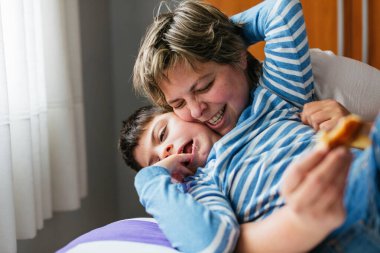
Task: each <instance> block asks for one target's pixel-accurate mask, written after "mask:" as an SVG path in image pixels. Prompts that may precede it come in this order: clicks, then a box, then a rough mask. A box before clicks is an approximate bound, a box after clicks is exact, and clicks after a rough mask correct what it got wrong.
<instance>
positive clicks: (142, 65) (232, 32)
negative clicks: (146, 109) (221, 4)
mask: <svg viewBox="0 0 380 253" xmlns="http://www.w3.org/2000/svg"><path fill="white" fill-rule="evenodd" d="M241 34H242V32H241V26H240V25H237V24H234V23H232V22H231V21H230V19H229V18H228V17H227V16H226V15H225V14H223V13H222V12H221V11H220V10H218V9H217V8H215V7H214V6H212V5H210V4H207V3H204V2H202V1H198V0H185V1H182V2H180V3H179V5H178V6H177V8H175V9H174V11H169V12H168V13H165V14H161V15H159V16H157V17H156V18H155V19H154V22H153V24H152V25H151V26H150V27H149V29H148V31H147V33H146V35H145V38H144V40H143V42H142V44H141V46H140V50H139V53H138V56H137V59H136V63H135V66H134V70H133V84H134V88H135V89H136V90H137V91H138V92H139V93H140V94H142V95H144V96H146V97H147V98H148V99H149V100H150V101H152V102H153V103H155V104H156V105H159V106H161V107H164V108H169V106H168V104H167V103H166V101H165V96H164V94H163V93H162V91H161V90H160V88H159V86H158V83H159V82H160V81H161V80H163V79H165V78H166V75H165V73H166V72H167V70H169V69H170V68H172V67H174V66H176V65H177V64H178V63H186V64H190V66H192V67H193V69H195V70H196V63H197V62H202V63H204V62H208V61H213V62H216V63H219V64H230V65H237V63H239V61H240V60H241V55H242V52H245V51H246V50H247V47H246V45H245V42H244V39H243V37H242V35H241ZM247 69H248V73H247V74H248V78H249V83H250V85H251V87H253V86H255V85H256V83H257V82H258V79H259V75H260V73H261V65H260V63H259V62H258V61H257V60H256V59H255V58H254V57H252V56H251V55H250V54H249V53H248V68H247Z"/></svg>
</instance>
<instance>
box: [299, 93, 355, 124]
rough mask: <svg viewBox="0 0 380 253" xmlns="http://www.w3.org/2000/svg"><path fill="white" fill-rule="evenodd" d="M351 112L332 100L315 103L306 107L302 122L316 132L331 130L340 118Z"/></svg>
mask: <svg viewBox="0 0 380 253" xmlns="http://www.w3.org/2000/svg"><path fill="white" fill-rule="evenodd" d="M348 114H350V112H349V111H348V110H347V109H346V108H345V107H344V106H343V105H341V104H340V103H338V102H337V101H335V100H332V99H326V100H321V101H314V102H310V103H307V104H305V105H304V107H303V111H302V113H301V120H302V122H303V123H304V124H306V125H309V126H311V127H313V128H314V129H315V130H316V131H319V130H325V131H328V130H331V129H332V128H333V127H334V126H335V125H336V124H337V123H338V121H339V119H340V118H342V117H344V116H347V115H348Z"/></svg>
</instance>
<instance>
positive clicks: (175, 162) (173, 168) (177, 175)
mask: <svg viewBox="0 0 380 253" xmlns="http://www.w3.org/2000/svg"><path fill="white" fill-rule="evenodd" d="M192 158H193V155H192V154H174V155H170V156H168V157H166V158H165V159H162V160H161V161H159V162H157V163H155V164H154V165H157V166H160V167H164V168H165V169H167V170H168V171H169V172H170V175H171V178H172V181H173V182H175V183H180V182H183V179H184V178H185V177H187V176H191V175H194V173H195V171H192V170H191V169H189V168H187V167H186V164H188V163H189V162H190V161H191V159H192Z"/></svg>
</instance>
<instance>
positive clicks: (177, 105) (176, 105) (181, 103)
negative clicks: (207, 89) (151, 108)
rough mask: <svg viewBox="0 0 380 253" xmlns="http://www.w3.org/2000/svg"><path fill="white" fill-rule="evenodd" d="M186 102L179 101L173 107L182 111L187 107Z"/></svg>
mask: <svg viewBox="0 0 380 253" xmlns="http://www.w3.org/2000/svg"><path fill="white" fill-rule="evenodd" d="M185 104H186V102H185V101H184V100H181V101H178V102H177V103H176V104H175V105H173V106H172V108H173V109H181V108H183V107H184V106H185Z"/></svg>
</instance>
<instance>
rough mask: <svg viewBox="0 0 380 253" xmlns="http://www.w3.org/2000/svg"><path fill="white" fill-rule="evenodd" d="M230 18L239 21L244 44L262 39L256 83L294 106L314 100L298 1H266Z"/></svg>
mask: <svg viewBox="0 0 380 253" xmlns="http://www.w3.org/2000/svg"><path fill="white" fill-rule="evenodd" d="M231 19H232V21H233V22H235V23H240V24H243V36H244V38H245V40H246V41H247V43H248V44H253V43H256V42H258V41H265V42H266V43H265V48H264V51H265V59H264V62H263V76H262V78H261V80H260V85H263V86H264V87H266V88H268V89H270V90H271V91H273V92H274V93H276V94H277V95H278V96H280V97H282V98H283V99H285V100H286V101H288V102H290V103H292V104H294V105H296V106H298V107H302V106H303V105H304V104H305V103H308V102H311V101H313V100H314V84H313V73H312V69H311V61H310V54H309V43H308V38H307V34H306V27H305V21H304V16H303V11H302V6H301V3H300V2H299V0H266V1H264V2H262V3H261V4H259V5H257V6H254V7H252V8H251V9H248V10H246V11H244V12H242V13H239V14H237V15H235V16H233V17H232V18H231Z"/></svg>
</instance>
